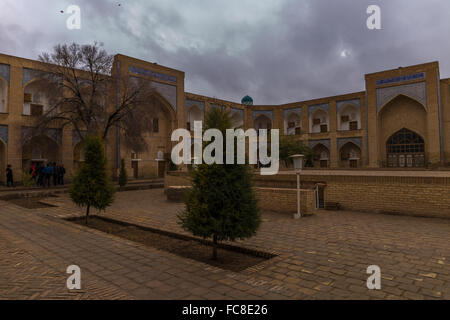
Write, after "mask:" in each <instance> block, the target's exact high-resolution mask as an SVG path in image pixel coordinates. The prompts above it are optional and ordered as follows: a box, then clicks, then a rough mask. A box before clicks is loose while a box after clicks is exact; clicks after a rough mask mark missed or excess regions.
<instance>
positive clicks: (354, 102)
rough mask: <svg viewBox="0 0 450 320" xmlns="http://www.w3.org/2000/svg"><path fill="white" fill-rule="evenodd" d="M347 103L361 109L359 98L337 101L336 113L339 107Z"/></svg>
mask: <svg viewBox="0 0 450 320" xmlns="http://www.w3.org/2000/svg"><path fill="white" fill-rule="evenodd" d="M348 104H351V105H353V106H355V107H358V108H359V109H361V99H352V100H345V101H338V102H337V103H336V113H337V112H339V109H341V108H342V107H343V106H345V105H348Z"/></svg>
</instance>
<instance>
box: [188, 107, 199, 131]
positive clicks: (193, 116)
mask: <svg viewBox="0 0 450 320" xmlns="http://www.w3.org/2000/svg"><path fill="white" fill-rule="evenodd" d="M194 121H203V112H202V109H201V108H200V107H199V106H197V105H196V104H194V105H192V106H190V107H189V109H188V110H187V114H186V129H188V130H194Z"/></svg>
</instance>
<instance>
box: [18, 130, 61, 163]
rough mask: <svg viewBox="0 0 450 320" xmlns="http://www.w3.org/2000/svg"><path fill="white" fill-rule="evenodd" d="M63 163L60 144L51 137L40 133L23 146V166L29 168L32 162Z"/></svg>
mask: <svg viewBox="0 0 450 320" xmlns="http://www.w3.org/2000/svg"><path fill="white" fill-rule="evenodd" d="M48 162H51V163H53V162H56V163H57V164H60V163H61V155H60V152H59V145H58V144H57V143H56V142H55V141H54V140H52V139H51V138H49V137H47V136H45V135H40V136H35V137H32V138H31V139H29V140H28V141H26V142H25V144H24V145H23V146H22V168H23V169H25V168H28V167H29V166H30V165H31V164H32V163H35V164H44V163H48Z"/></svg>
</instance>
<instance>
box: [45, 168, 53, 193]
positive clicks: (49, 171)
mask: <svg viewBox="0 0 450 320" xmlns="http://www.w3.org/2000/svg"><path fill="white" fill-rule="evenodd" d="M44 173H45V182H44V186H45V185H47V187H48V188H50V180H51V179H52V176H53V168H52V167H51V166H50V163H47V166H46V167H45V169H44Z"/></svg>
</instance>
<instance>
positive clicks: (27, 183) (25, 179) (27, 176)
mask: <svg viewBox="0 0 450 320" xmlns="http://www.w3.org/2000/svg"><path fill="white" fill-rule="evenodd" d="M22 183H23V186H24V187H27V188H30V187H32V186H34V180H33V176H32V175H31V173H30V172H29V171H27V170H23V172H22Z"/></svg>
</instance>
